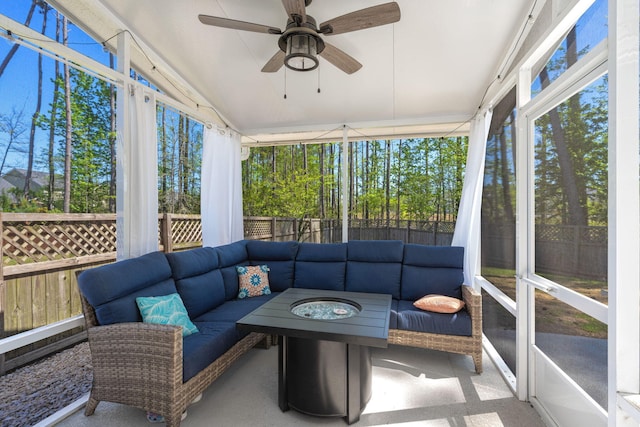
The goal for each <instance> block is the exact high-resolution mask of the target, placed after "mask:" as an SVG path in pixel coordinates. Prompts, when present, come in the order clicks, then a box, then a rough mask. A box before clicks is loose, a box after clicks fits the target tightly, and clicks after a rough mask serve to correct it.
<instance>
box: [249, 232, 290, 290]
mask: <svg viewBox="0 0 640 427" xmlns="http://www.w3.org/2000/svg"><path fill="white" fill-rule="evenodd" d="M297 252H298V242H294V241H290V242H266V241H261V240H248V241H247V254H248V255H249V261H250V263H251V265H266V266H267V267H269V287H270V288H271V291H272V292H282V291H284V290H286V289H289V288H291V287H293V274H294V271H295V259H296V253H297Z"/></svg>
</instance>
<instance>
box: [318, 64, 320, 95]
mask: <svg viewBox="0 0 640 427" xmlns="http://www.w3.org/2000/svg"><path fill="white" fill-rule="evenodd" d="M318 93H320V67H318Z"/></svg>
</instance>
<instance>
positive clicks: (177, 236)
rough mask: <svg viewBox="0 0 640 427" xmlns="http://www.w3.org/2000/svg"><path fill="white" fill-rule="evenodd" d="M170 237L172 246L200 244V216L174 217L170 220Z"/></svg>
mask: <svg viewBox="0 0 640 427" xmlns="http://www.w3.org/2000/svg"><path fill="white" fill-rule="evenodd" d="M171 237H172V240H173V244H174V245H181V244H186V243H193V242H202V222H201V221H200V216H193V217H191V216H189V217H177V218H176V217H174V218H173V219H172V220H171Z"/></svg>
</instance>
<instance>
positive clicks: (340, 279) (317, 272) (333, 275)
mask: <svg viewBox="0 0 640 427" xmlns="http://www.w3.org/2000/svg"><path fill="white" fill-rule="evenodd" d="M346 266H347V244H346V243H322V244H318V243H300V245H299V247H298V254H297V255H296V265H295V276H296V277H295V280H294V282H293V286H294V287H295V288H307V289H328V290H334V291H344V276H345V271H346Z"/></svg>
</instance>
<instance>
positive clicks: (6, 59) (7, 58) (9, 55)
mask: <svg viewBox="0 0 640 427" xmlns="http://www.w3.org/2000/svg"><path fill="white" fill-rule="evenodd" d="M36 3H37V1H36V0H33V1H32V2H31V8H30V9H29V12H28V13H27V19H25V20H24V25H25V27H28V26H29V24H30V23H31V18H32V17H33V11H34V10H36ZM19 47H20V45H19V44H18V43H14V45H13V46H11V49H10V50H9V53H7V56H5V57H4V59H3V60H2V64H0V77H2V74H3V73H4V70H5V69H6V68H7V65H9V62H11V58H13V55H15V54H16V52H17V51H18V48H19Z"/></svg>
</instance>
